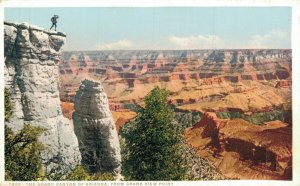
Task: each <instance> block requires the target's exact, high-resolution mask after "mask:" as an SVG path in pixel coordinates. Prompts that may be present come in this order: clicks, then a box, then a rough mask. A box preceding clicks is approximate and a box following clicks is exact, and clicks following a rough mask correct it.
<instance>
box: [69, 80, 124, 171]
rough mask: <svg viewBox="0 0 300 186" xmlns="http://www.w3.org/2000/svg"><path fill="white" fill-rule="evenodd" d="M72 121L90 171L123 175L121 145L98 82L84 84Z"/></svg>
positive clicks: (78, 93) (88, 81)
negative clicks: (121, 171) (121, 172)
mask: <svg viewBox="0 0 300 186" xmlns="http://www.w3.org/2000/svg"><path fill="white" fill-rule="evenodd" d="M74 102H75V112H74V113H73V122H74V128H75V133H76V135H77V137H78V141H79V148H80V151H81V154H82V162H83V164H85V165H86V166H87V167H88V169H89V170H90V171H91V172H114V173H117V174H118V173H120V162H121V155H120V143H119V138H118V134H117V131H116V126H115V123H114V121H113V117H112V114H111V112H110V110H109V104H108V99H107V95H106V93H105V92H104V91H103V88H102V86H101V84H100V83H99V82H97V81H90V80H84V81H82V83H81V85H80V87H79V90H78V91H77V93H76V95H75V101H74Z"/></svg>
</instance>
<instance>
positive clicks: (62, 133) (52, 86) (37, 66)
mask: <svg viewBox="0 0 300 186" xmlns="http://www.w3.org/2000/svg"><path fill="white" fill-rule="evenodd" d="M65 40H66V35H65V34H63V33H60V32H54V31H46V30H43V29H42V28H38V27H36V26H29V25H28V24H27V23H22V24H15V23H9V22H4V49H5V75H4V76H5V87H6V88H8V90H9V91H10V93H11V97H12V103H13V116H12V118H11V119H10V121H9V122H7V123H6V124H7V125H8V126H9V127H11V128H12V129H13V130H14V131H18V130H20V129H21V128H22V127H23V125H24V123H30V124H31V125H33V126H40V127H43V128H45V129H47V132H45V133H44V134H43V136H41V142H42V143H44V145H45V146H46V151H45V152H44V153H43V154H42V159H43V163H44V164H45V167H46V171H47V172H50V171H51V170H53V169H57V170H60V171H63V172H67V171H68V170H70V169H71V168H73V167H74V166H75V165H76V164H78V163H80V160H81V155H80V152H79V148H78V140H77V138H76V135H75V133H74V130H73V128H72V126H71V125H70V121H69V120H68V119H66V118H64V117H63V115H62V111H61V108H60V99H59V91H58V75H59V74H58V61H59V59H60V55H61V53H60V52H61V51H60V50H61V47H62V46H63V44H64V43H65Z"/></svg>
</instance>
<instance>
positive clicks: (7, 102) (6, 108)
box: [4, 88, 12, 121]
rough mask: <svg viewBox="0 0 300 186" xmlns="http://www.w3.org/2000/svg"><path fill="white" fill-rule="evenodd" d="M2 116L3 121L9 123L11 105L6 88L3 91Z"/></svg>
mask: <svg viewBox="0 0 300 186" xmlns="http://www.w3.org/2000/svg"><path fill="white" fill-rule="evenodd" d="M4 111H5V112H4V116H5V121H9V118H10V117H11V115H12V104H11V102H10V93H9V91H8V89H7V88H5V89H4Z"/></svg>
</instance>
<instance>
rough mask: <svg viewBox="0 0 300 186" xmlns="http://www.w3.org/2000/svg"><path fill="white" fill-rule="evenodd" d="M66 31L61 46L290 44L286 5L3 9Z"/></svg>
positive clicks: (16, 18)
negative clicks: (55, 17)
mask: <svg viewBox="0 0 300 186" xmlns="http://www.w3.org/2000/svg"><path fill="white" fill-rule="evenodd" d="M54 14H56V15H59V19H58V23H57V31H61V32H65V33H66V34H67V43H66V46H65V47H64V50H151V49H154V50H155V49H156V50H181V49H244V48H282V49H285V48H286V49H289V48H291V22H292V20H291V19H292V18H291V8H290V7H139V8H134V7H124V8H117V7H115V8H112V7H111V8H107V7H96V8H92V7H90V8H89V7H73V8H70V7H69V8H63V7H60V8H5V9H4V19H5V20H6V21H12V22H19V23H21V22H27V23H29V24H32V25H37V26H39V27H43V28H46V29H49V28H50V27H51V21H50V19H51V17H52V16H53V15H54Z"/></svg>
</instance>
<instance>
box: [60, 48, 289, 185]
mask: <svg viewBox="0 0 300 186" xmlns="http://www.w3.org/2000/svg"><path fill="white" fill-rule="evenodd" d="M291 66H292V62H291V50H188V51H85V52H64V53H63V56H62V60H61V61H60V64H59V71H60V97H61V100H62V104H61V107H62V110H63V113H64V115H65V116H67V117H68V118H70V119H71V118H72V117H71V115H72V112H73V110H74V108H73V107H74V106H73V99H74V95H75V93H76V91H77V90H78V87H79V85H80V82H81V81H82V80H84V79H94V80H99V81H101V84H102V86H103V87H104V90H105V92H106V93H107V95H108V99H109V106H110V110H111V111H112V113H113V117H114V120H115V123H116V127H117V130H119V128H120V127H122V125H126V122H128V121H129V120H130V119H133V118H134V117H135V116H136V113H135V112H134V111H133V109H132V107H133V106H134V105H136V104H138V105H141V106H143V104H144V103H143V98H144V97H145V96H146V95H147V93H148V92H150V90H151V89H153V88H154V87H155V86H159V87H162V88H166V89H167V90H169V104H170V105H173V106H174V107H175V110H177V111H180V112H188V113H192V112H198V113H200V114H201V115H202V117H201V119H199V121H197V122H195V123H194V124H193V125H192V126H190V127H187V128H186V129H185V131H184V139H185V141H186V142H187V144H189V145H190V146H191V147H192V148H193V149H194V150H195V151H196V152H197V154H198V155H199V156H201V157H202V158H205V159H207V160H208V161H210V162H211V163H212V164H213V165H214V166H215V167H216V169H217V170H218V171H219V172H220V173H222V174H223V175H224V176H226V177H227V178H229V179H267V180H269V179H287V180H290V179H291V170H292V162H291V161H292V140H291V139H292V110H291V101H292V93H291V91H292V79H291V77H292V67H291ZM179 135H180V134H179Z"/></svg>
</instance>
